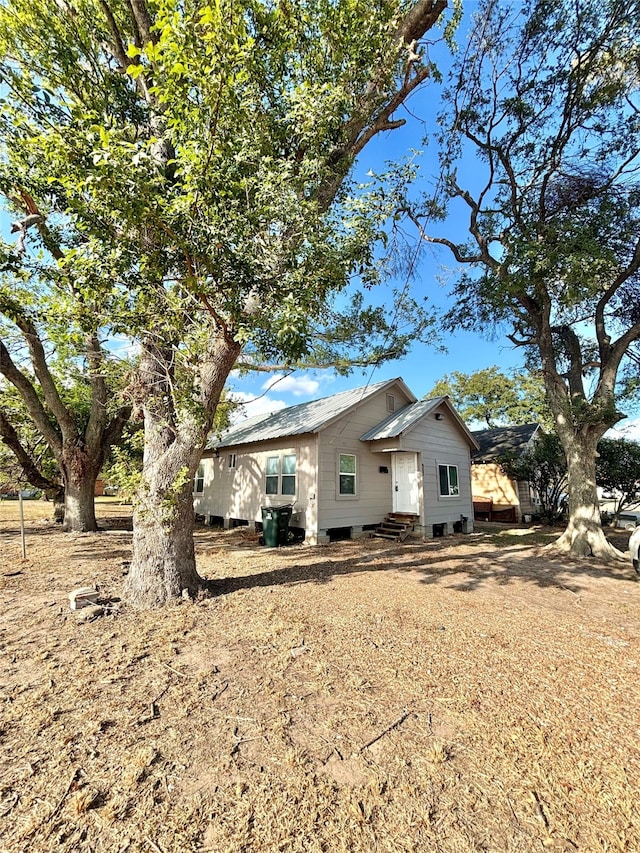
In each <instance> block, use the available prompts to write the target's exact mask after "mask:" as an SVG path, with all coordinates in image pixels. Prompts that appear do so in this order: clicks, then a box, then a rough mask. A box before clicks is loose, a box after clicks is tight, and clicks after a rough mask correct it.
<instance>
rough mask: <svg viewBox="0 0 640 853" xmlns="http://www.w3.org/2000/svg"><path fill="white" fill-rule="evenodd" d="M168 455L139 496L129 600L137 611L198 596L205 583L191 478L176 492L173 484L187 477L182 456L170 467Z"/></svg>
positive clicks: (126, 591)
mask: <svg viewBox="0 0 640 853" xmlns="http://www.w3.org/2000/svg"><path fill="white" fill-rule="evenodd" d="M146 450H149V454H150V453H151V452H152V449H151V448H147V449H146ZM145 452H146V451H145ZM149 454H147V455H149ZM163 455H164V458H165V465H164V466H163V470H162V471H158V470H156V472H155V474H156V475H155V476H154V477H153V483H152V484H151V485H150V487H149V488H147V489H145V491H144V493H143V494H139V495H138V496H137V500H136V506H135V509H134V514H133V559H132V562H131V568H130V570H129V575H128V577H127V579H126V581H125V597H126V599H127V601H128V602H129V603H130V604H132V605H133V606H134V607H138V608H144V607H159V606H161V605H163V604H166V602H167V601H169V600H170V599H172V598H177V597H178V596H180V595H181V594H183V591H184V590H187V591H188V595H189V596H190V597H193V596H194V595H195V593H196V592H197V591H198V589H199V588H200V587H201V586H202V585H203V582H202V579H201V578H200V576H199V575H198V572H197V570H196V560H195V551H194V545H193V499H192V495H191V489H192V480H191V478H189V480H188V482H187V483H185V484H183V486H182V487H181V488H180V489H178V490H175V491H174V493H173V494H171V491H172V482H175V481H176V480H178V481H179V480H180V479H182V476H181V473H180V472H181V470H182V471H184V466H182V465H180V461H181V459H180V458H179V457H180V456H181V455H182V454H178V453H176V454H174V458H175V464H174V465H173V466H171V467H169V466H167V465H166V454H163ZM184 455H185V456H188V452H187V453H185V454H184ZM185 461H186V460H185ZM196 464H197V463H196ZM189 467H191V466H189ZM172 475H173V476H172Z"/></svg>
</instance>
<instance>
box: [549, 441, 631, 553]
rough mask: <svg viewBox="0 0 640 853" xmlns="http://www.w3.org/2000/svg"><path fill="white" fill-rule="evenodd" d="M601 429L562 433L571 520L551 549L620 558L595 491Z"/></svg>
mask: <svg viewBox="0 0 640 853" xmlns="http://www.w3.org/2000/svg"><path fill="white" fill-rule="evenodd" d="M599 439H600V434H599V432H590V433H587V434H586V435H585V434H584V433H581V432H579V433H577V434H576V433H573V432H569V431H568V430H567V431H565V432H563V434H561V435H560V440H561V442H562V446H563V448H564V451H565V455H566V457H567V481H568V486H567V489H568V492H569V519H568V522H567V528H566V530H565V531H564V533H563V534H562V536H561V537H560V538H559V539H558V540H557V541H556V542H554V543H553V545H551V546H550V550H553V551H558V552H560V553H564V554H571V556H574V557H597V558H599V559H604V560H610V559H621V558H623V555H622V554H621V553H620V551H618V550H617V548H614V547H613V545H611V543H610V542H608V541H607V538H606V536H605V535H604V531H603V530H602V521H601V518H600V502H599V499H598V492H597V490H596V452H597V451H596V448H597V444H598V441H599Z"/></svg>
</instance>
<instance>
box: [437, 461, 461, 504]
mask: <svg viewBox="0 0 640 853" xmlns="http://www.w3.org/2000/svg"><path fill="white" fill-rule="evenodd" d="M438 479H439V482H440V495H441V496H442V497H445V498H452V497H457V496H458V495H459V494H460V487H459V485H458V466H457V465H438Z"/></svg>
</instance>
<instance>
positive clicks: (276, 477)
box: [264, 453, 296, 496]
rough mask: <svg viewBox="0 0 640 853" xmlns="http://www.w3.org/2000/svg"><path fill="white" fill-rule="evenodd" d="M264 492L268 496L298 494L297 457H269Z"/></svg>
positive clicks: (286, 454)
mask: <svg viewBox="0 0 640 853" xmlns="http://www.w3.org/2000/svg"><path fill="white" fill-rule="evenodd" d="M264 491H265V494H267V495H288V496H293V495H295V494H296V455H295V453H285V454H284V455H283V456H282V457H280V456H267V461H266V467H265V485H264Z"/></svg>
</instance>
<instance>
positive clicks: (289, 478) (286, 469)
mask: <svg viewBox="0 0 640 853" xmlns="http://www.w3.org/2000/svg"><path fill="white" fill-rule="evenodd" d="M280 493H281V494H283V495H295V493H296V455H295V453H288V454H287V455H286V456H283V457H282V480H281V483H280Z"/></svg>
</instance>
